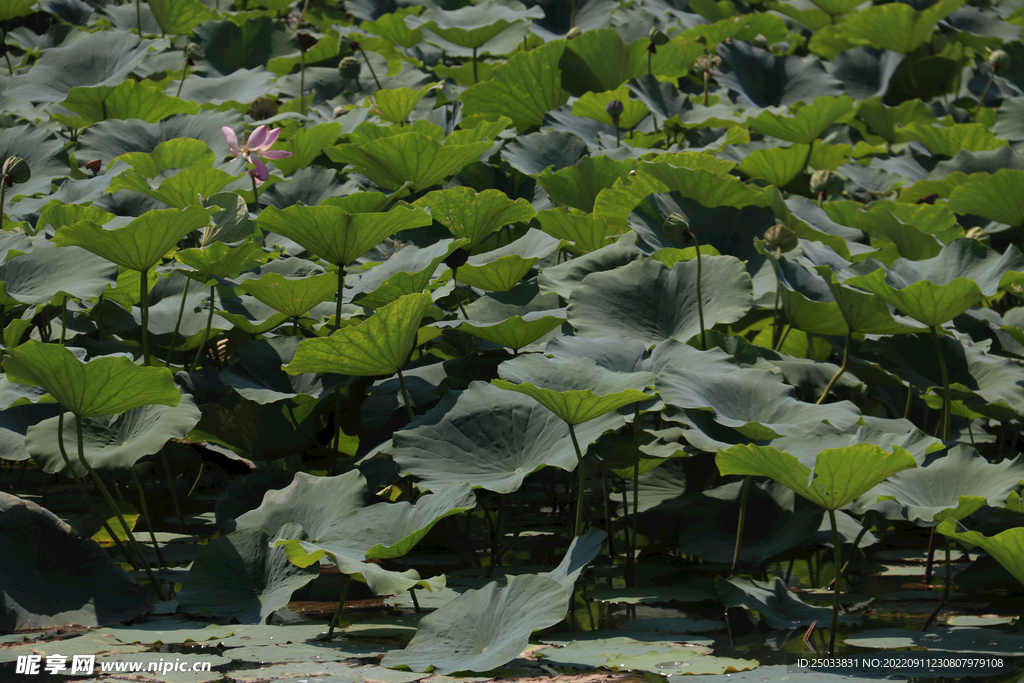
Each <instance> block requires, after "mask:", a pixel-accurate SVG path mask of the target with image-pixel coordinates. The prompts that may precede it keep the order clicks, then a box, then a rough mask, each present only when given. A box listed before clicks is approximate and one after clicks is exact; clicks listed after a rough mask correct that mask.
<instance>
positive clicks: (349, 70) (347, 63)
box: [338, 56, 363, 81]
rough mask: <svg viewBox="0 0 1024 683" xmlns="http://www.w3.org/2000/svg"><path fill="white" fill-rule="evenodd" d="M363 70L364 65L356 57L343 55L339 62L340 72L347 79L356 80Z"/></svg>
mask: <svg viewBox="0 0 1024 683" xmlns="http://www.w3.org/2000/svg"><path fill="white" fill-rule="evenodd" d="M362 70H363V65H362V64H360V63H359V60H358V59H356V58H355V57H352V56H348V57H343V58H342V60H341V61H340V62H339V63H338V73H340V74H341V77H342V78H344V79H345V80H346V81H354V80H356V79H357V78H359V73H360V72H361V71H362Z"/></svg>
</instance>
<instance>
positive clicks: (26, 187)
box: [0, 91, 69, 226]
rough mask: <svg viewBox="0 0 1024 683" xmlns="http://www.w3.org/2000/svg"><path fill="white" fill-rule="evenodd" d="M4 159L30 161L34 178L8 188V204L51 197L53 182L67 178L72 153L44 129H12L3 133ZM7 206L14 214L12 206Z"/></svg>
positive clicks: (0, 145)
mask: <svg viewBox="0 0 1024 683" xmlns="http://www.w3.org/2000/svg"><path fill="white" fill-rule="evenodd" d="M4 94H5V95H6V94H7V92H6V91H5V93H4ZM0 156H3V158H4V160H5V161H6V160H7V159H8V158H9V157H20V158H22V159H26V160H30V163H31V166H30V168H31V170H32V177H31V178H30V179H29V180H28V181H27V182H24V183H18V184H17V185H15V186H14V187H11V188H8V189H7V190H6V192H5V196H4V199H5V201H7V202H10V201H11V200H16V199H17V198H18V197H21V196H25V197H30V196H32V195H34V194H38V193H46V194H49V193H50V191H51V183H52V181H53V179H54V178H57V177H64V176H66V175H68V171H69V159H68V153H67V152H66V151H65V150H64V145H63V144H62V143H61V141H60V140H59V139H57V137H56V136H55V135H54V134H53V132H52V131H50V130H47V129H46V128H44V127H41V126H40V127H35V126H29V125H22V126H15V125H12V126H9V127H6V128H2V129H0ZM54 198H58V199H59V197H54ZM51 202H52V199H44V200H42V202H41V205H45V204H48V203H51ZM6 206H7V209H8V210H10V204H6ZM22 206H23V205H22ZM0 208H3V207H0ZM19 208H21V207H19ZM7 220H8V219H7V218H5V219H4V225H5V226H6V225H8V223H7Z"/></svg>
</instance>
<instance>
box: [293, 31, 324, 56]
mask: <svg viewBox="0 0 1024 683" xmlns="http://www.w3.org/2000/svg"><path fill="white" fill-rule="evenodd" d="M295 40H296V42H298V44H299V49H300V50H302V51H303V52H309V51H310V50H312V49H313V46H314V45H316V44H317V43H319V42H320V39H319V38H314V37H313V36H311V35H309V34H308V33H296V34H295Z"/></svg>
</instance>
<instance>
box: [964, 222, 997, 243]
mask: <svg viewBox="0 0 1024 683" xmlns="http://www.w3.org/2000/svg"><path fill="white" fill-rule="evenodd" d="M964 236H965V237H969V238H971V239H972V240H978V241H979V242H981V243H982V244H984V245H985V246H986V247H991V246H992V236H991V235H989V234H988V233H987V232H985V229H984V228H979V227H978V226H975V227H973V228H971V229H970V230H968V231H967V234H966V235H964Z"/></svg>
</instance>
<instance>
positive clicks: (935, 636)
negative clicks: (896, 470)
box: [843, 520, 1024, 675]
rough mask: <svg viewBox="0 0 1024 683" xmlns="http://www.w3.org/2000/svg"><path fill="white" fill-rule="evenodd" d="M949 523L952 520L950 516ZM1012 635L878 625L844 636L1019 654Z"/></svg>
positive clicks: (878, 643) (860, 641) (853, 640)
mask: <svg viewBox="0 0 1024 683" xmlns="http://www.w3.org/2000/svg"><path fill="white" fill-rule="evenodd" d="M949 523H950V524H952V520H951V521H950V522H949ZM943 526H945V525H943ZM972 533H973V532H972ZM978 535H979V536H980V535H981V534H978ZM982 538H984V537H982ZM964 540H967V539H964ZM1015 636H1016V634H1015V633H1012V632H1006V631H997V630H996V629H991V628H976V627H953V628H948V629H942V630H936V631H917V630H911V629H908V628H879V629H871V630H866V631H864V632H863V633H854V634H851V635H849V636H847V637H846V638H844V639H843V640H844V641H845V642H847V643H850V644H851V645H854V646H855V647H863V648H882V649H890V648H891V649H900V650H910V651H913V650H916V651H918V652H920V650H919V649H918V648H920V649H921V650H939V651H943V652H956V653H964V654H965V655H966V654H974V655H992V656H1002V657H1019V656H1021V655H1020V653H1021V652H1024V649H1022V648H1021V646H1020V640H1018V639H1017V638H1016V637H1015ZM911 648H913V650H911ZM892 654H893V655H895V654H897V653H892ZM908 654H909V653H908ZM900 668H903V667H900ZM983 675H986V674H983Z"/></svg>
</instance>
